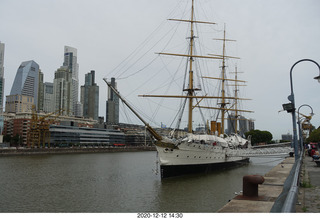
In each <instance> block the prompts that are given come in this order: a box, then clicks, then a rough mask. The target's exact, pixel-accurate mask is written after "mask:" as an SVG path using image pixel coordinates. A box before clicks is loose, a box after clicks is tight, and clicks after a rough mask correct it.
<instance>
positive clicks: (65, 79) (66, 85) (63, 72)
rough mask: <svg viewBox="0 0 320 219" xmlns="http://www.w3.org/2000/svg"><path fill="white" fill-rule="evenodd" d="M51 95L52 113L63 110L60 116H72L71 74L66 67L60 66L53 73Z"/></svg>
mask: <svg viewBox="0 0 320 219" xmlns="http://www.w3.org/2000/svg"><path fill="white" fill-rule="evenodd" d="M53 95H54V111H59V110H64V111H63V112H62V115H68V116H70V115H73V86H72V72H71V71H70V70H69V68H68V67H67V66H61V67H60V68H59V69H57V71H56V72H55V75H54V82H53Z"/></svg>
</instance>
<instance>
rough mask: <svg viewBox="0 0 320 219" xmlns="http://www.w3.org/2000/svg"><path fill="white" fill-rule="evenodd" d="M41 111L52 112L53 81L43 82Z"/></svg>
mask: <svg viewBox="0 0 320 219" xmlns="http://www.w3.org/2000/svg"><path fill="white" fill-rule="evenodd" d="M43 111H44V112H46V113H51V112H54V111H55V110H54V95H53V83H50V82H45V83H44V84H43Z"/></svg>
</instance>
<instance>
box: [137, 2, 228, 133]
mask: <svg viewBox="0 0 320 219" xmlns="http://www.w3.org/2000/svg"><path fill="white" fill-rule="evenodd" d="M169 20H171V21H180V22H188V23H190V24H191V28H190V38H189V40H190V42H189V54H187V55H186V54H173V53H159V54H160V55H173V56H182V57H188V59H189V60H188V61H189V84H188V88H186V89H184V90H183V91H186V92H187V94H186V95H185V96H178V95H174V96H173V95H139V96H142V97H166V98H188V101H189V103H188V132H189V133H192V119H193V116H192V110H193V109H194V106H193V99H194V98H217V97H207V96H201V97H197V96H195V91H196V90H200V89H197V88H194V86H193V82H194V77H193V61H194V58H207V59H222V57H221V56H219V57H213V56H199V55H195V54H194V39H195V36H194V24H195V23H203V24H216V23H212V22H205V21H196V20H194V0H192V6H191V18H190V20H182V19H169Z"/></svg>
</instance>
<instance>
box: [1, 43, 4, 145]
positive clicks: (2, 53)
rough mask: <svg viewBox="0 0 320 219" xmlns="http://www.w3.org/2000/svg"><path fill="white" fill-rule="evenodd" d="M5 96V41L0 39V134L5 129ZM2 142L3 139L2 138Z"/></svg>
mask: <svg viewBox="0 0 320 219" xmlns="http://www.w3.org/2000/svg"><path fill="white" fill-rule="evenodd" d="M3 96H4V43H1V41H0V114H1V115H0V136H1V135H2V131H3V116H2V112H3V111H4V110H3ZM0 141H1V142H2V139H0Z"/></svg>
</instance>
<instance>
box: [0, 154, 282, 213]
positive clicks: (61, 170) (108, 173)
mask: <svg viewBox="0 0 320 219" xmlns="http://www.w3.org/2000/svg"><path fill="white" fill-rule="evenodd" d="M155 160H156V152H153V151H152V152H121V153H97V154H66V155H35V156H15V157H0V177H1V178H0V212H215V211H217V210H218V209H220V208H221V207H222V206H224V205H225V204H226V203H227V202H228V200H230V199H232V198H233V197H234V196H235V192H239V191H241V190H242V177H243V176H244V175H248V174H259V175H264V174H265V173H267V172H268V171H269V170H270V169H271V168H272V167H274V166H275V165H277V164H278V163H279V162H280V161H281V160H279V158H260V159H259V158H255V159H251V163H250V164H248V165H246V166H244V167H239V168H235V169H231V170H225V171H219V172H215V173H211V174H197V175H191V176H183V177H176V178H171V179H170V178H169V179H165V180H161V179H160V176H159V175H155V173H154V171H153V169H155V168H156V164H155Z"/></svg>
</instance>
